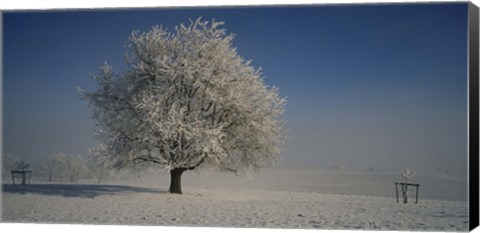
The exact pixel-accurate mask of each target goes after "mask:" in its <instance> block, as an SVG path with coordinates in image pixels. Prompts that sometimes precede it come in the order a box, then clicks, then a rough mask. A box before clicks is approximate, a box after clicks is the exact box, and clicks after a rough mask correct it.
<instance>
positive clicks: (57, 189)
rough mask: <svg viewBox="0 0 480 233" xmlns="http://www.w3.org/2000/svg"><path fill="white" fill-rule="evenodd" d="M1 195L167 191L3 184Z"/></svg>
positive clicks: (70, 194)
mask: <svg viewBox="0 0 480 233" xmlns="http://www.w3.org/2000/svg"><path fill="white" fill-rule="evenodd" d="M2 188H3V190H2V192H3V193H18V194H29V193H30V194H40V195H47V196H64V197H82V198H95V197H97V196H101V195H118V194H126V193H167V191H164V190H159V189H153V188H141V187H132V186H124V185H94V184H29V185H24V186H23V185H13V184H3V185H2Z"/></svg>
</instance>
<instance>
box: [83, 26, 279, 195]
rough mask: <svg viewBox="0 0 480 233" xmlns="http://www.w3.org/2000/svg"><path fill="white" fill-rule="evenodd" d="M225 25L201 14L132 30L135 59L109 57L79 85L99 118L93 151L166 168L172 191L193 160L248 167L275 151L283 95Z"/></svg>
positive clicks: (272, 157)
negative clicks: (86, 86) (91, 85)
mask: <svg viewBox="0 0 480 233" xmlns="http://www.w3.org/2000/svg"><path fill="white" fill-rule="evenodd" d="M221 25H223V23H222V22H216V21H212V22H208V21H202V20H200V19H198V20H196V21H195V22H193V21H191V22H190V24H189V25H188V26H185V25H183V24H181V25H179V26H177V27H175V31H174V32H168V31H166V30H165V29H163V28H162V27H161V26H155V27H153V28H152V29H151V30H150V31H148V32H145V33H139V32H133V33H132V35H131V37H130V40H129V44H128V48H129V52H128V53H127V65H128V69H127V70H125V71H124V72H122V73H115V72H114V71H113V69H112V67H110V66H108V65H106V64H105V66H104V67H103V68H102V69H101V72H100V73H99V74H98V75H96V76H94V79H95V80H96V81H97V83H98V88H97V90H95V91H87V90H81V89H80V92H81V94H82V95H83V96H84V97H85V99H87V100H88V101H89V104H90V106H91V108H92V112H93V113H92V115H93V118H94V119H95V120H96V121H97V123H98V127H99V128H98V132H97V135H98V138H99V140H100V141H101V144H100V145H99V147H97V148H95V149H93V150H92V151H91V152H92V154H93V155H95V156H97V157H98V158H99V159H100V160H103V161H104V162H105V163H109V164H110V166H111V167H114V168H124V167H131V166H135V165H136V164H141V165H143V166H146V167H147V166H159V167H161V168H165V169H167V170H168V171H169V172H170V175H171V184H170V189H169V190H170V192H171V193H182V190H181V183H180V182H181V180H180V179H181V175H182V173H183V172H184V171H186V170H194V169H212V170H213V169H214V170H220V171H229V172H234V173H236V174H248V173H250V172H252V171H255V170H257V169H258V168H260V167H264V166H268V165H271V164H272V163H273V162H275V161H278V159H279V154H280V151H281V144H282V143H283V141H284V136H285V130H284V127H283V124H284V122H283V120H282V119H281V114H282V113H283V111H284V104H285V102H286V99H285V98H281V97H280V96H279V92H278V88H276V87H269V86H267V85H266V84H265V82H264V80H263V78H262V77H261V73H260V70H259V69H254V68H253V67H252V66H251V65H250V62H249V61H245V60H244V59H243V58H242V57H240V56H239V55H238V54H237V52H236V48H234V47H232V41H233V38H234V36H233V35H232V34H227V33H226V30H225V29H223V28H221Z"/></svg>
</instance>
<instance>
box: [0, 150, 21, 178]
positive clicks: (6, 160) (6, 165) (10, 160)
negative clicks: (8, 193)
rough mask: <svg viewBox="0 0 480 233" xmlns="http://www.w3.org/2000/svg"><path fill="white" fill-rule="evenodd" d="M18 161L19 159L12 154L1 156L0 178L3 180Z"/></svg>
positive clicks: (15, 167) (16, 165) (15, 166)
mask: <svg viewBox="0 0 480 233" xmlns="http://www.w3.org/2000/svg"><path fill="white" fill-rule="evenodd" d="M19 163H20V159H19V158H17V157H15V156H12V155H4V156H2V179H3V180H5V178H6V177H7V176H9V175H10V171H11V170H15V169H17V167H18V164H19Z"/></svg>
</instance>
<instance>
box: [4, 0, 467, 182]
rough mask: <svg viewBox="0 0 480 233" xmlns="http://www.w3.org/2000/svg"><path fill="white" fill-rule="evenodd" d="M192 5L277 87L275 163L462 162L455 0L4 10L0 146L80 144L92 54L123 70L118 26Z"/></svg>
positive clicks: (177, 13) (83, 144) (462, 84)
mask: <svg viewBox="0 0 480 233" xmlns="http://www.w3.org/2000/svg"><path fill="white" fill-rule="evenodd" d="M200 16H202V17H203V19H206V20H210V19H212V18H214V19H216V20H219V21H225V22H226V25H225V28H227V30H228V31H229V32H232V33H235V34H236V39H235V41H234V45H235V46H236V47H237V48H238V52H239V53H240V54H241V55H242V56H243V57H245V58H246V59H252V60H253V65H254V66H256V67H262V69H263V74H264V76H265V80H266V82H267V83H268V84H269V85H276V86H278V87H279V88H280V93H281V95H283V96H288V104H287V107H286V113H285V118H286V119H287V121H288V124H287V128H288V130H289V138H288V141H287V144H286V145H285V153H284V155H283V157H284V158H285V164H286V165H295V166H303V165H308V166H310V167H322V168H328V167H331V166H340V165H341V166H346V167H350V168H352V169H361V170H368V169H369V168H370V167H372V168H373V169H374V170H385V171H386V170H390V171H399V170H400V169H402V168H406V167H408V168H410V169H412V170H415V171H418V172H422V171H435V170H439V169H440V170H450V171H463V172H465V173H466V171H467V170H466V166H467V4H466V3H455V4H428V5H425V4H420V5H407V4H404V5H398V4H387V5H351V6H338V5H337V6H335V5H329V6H315V7H312V6H310V7H304V6H303V7H300V6H297V7H288V8H285V7H277V8H266V7H263V8H253V7H249V8H245V7H244V8H196V9H195V8H190V9H149V10H118V11H117V10H110V11H98V10H96V11H76V12H75V11H69V12H67V11H57V12H24V13H21V12H10V13H8V12H7V13H4V15H3V20H2V22H3V32H2V35H3V71H4V73H3V109H2V110H3V154H12V155H15V156H19V157H23V158H26V159H27V160H30V161H31V162H32V163H34V162H35V161H37V160H38V159H40V158H42V157H43V156H47V155H49V154H52V153H55V152H59V151H62V152H64V153H73V154H87V150H88V148H90V147H93V146H95V145H96V144H97V143H98V142H97V141H95V139H94V137H93V134H92V131H93V127H94V121H93V120H92V119H91V118H90V110H89V108H88V106H87V103H86V102H84V101H81V100H80V96H79V95H78V93H77V92H76V88H77V86H80V87H83V88H87V89H90V90H92V89H94V88H95V83H94V81H93V80H92V79H91V78H89V75H90V74H92V73H95V72H97V69H98V67H100V66H101V65H102V64H103V63H104V61H108V63H109V64H111V65H113V67H114V68H116V70H117V71H120V70H122V69H123V68H124V64H123V55H124V53H125V52H126V50H125V48H124V45H125V43H126V41H127V39H128V37H129V35H130V33H131V32H132V30H140V31H145V30H148V29H149V28H150V27H151V26H153V25H163V26H164V27H167V28H169V29H173V27H174V25H177V24H179V23H188V19H196V18H198V17H200Z"/></svg>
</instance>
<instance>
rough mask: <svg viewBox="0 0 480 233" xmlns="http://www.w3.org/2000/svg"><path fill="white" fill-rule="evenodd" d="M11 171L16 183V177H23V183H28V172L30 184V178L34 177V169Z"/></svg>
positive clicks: (13, 180)
mask: <svg viewBox="0 0 480 233" xmlns="http://www.w3.org/2000/svg"><path fill="white" fill-rule="evenodd" d="M10 173H11V174H12V182H13V185H15V178H21V179H22V183H21V184H22V185H27V174H28V184H30V180H31V178H32V171H25V170H11V171H10Z"/></svg>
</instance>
